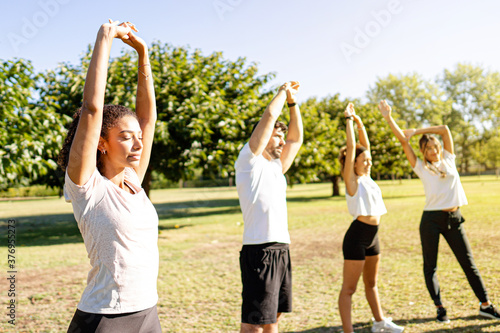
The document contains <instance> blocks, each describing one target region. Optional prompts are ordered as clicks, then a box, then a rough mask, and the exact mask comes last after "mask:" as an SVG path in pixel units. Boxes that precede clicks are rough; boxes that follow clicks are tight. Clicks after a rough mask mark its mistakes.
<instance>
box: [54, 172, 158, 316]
mask: <svg viewBox="0 0 500 333" xmlns="http://www.w3.org/2000/svg"><path fill="white" fill-rule="evenodd" d="M125 183H127V184H128V185H129V186H130V187H131V188H132V189H133V190H134V192H135V194H131V193H129V192H127V191H125V190H123V189H121V188H119V187H118V186H116V185H115V184H114V183H112V182H111V181H110V180H109V179H107V178H106V177H104V176H102V175H101V174H100V173H99V171H98V170H97V169H96V170H95V172H94V173H93V174H92V176H91V177H90V179H89V180H88V181H87V183H86V184H85V185H83V186H79V185H76V184H75V183H73V181H72V180H71V179H70V178H69V176H68V174H67V173H66V179H65V184H64V197H65V199H66V201H67V202H71V203H72V205H73V212H74V215H75V219H76V221H77V222H78V228H79V229H80V232H81V234H82V236H83V240H84V242H85V247H86V249H87V253H88V256H89V259H90V265H91V266H92V268H91V269H90V271H89V274H88V277H87V287H86V288H85V290H84V292H83V295H82V298H81V299H80V302H79V303H78V309H80V310H81V311H84V312H90V313H105V314H116V313H127V312H135V311H141V310H144V309H147V308H150V307H152V306H154V305H155V304H156V303H157V302H158V293H157V291H156V280H157V278H158V265H159V255H158V215H157V213H156V210H155V208H154V206H153V204H152V203H151V201H150V200H149V199H148V197H147V196H146V194H145V193H144V190H143V189H142V188H141V185H140V181H139V178H138V177H137V174H136V172H135V170H134V169H131V168H125Z"/></svg>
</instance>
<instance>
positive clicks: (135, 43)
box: [122, 22, 157, 182]
mask: <svg viewBox="0 0 500 333" xmlns="http://www.w3.org/2000/svg"><path fill="white" fill-rule="evenodd" d="M126 24H130V23H128V22H127V23H126ZM132 27H133V25H132ZM136 31H137V30H136ZM128 36H129V38H128V39H122V40H123V42H124V43H125V44H127V45H130V46H131V47H132V48H133V49H134V50H136V51H137V56H138V58H139V62H138V68H137V70H138V79H137V93H136V102H135V104H136V107H135V112H136V114H137V118H138V119H139V125H140V126H141V130H142V145H143V148H142V154H141V161H140V163H139V167H137V168H135V171H136V172H137V175H138V176H139V179H140V181H141V182H142V180H143V178H144V175H145V174H146V170H147V169H148V165H149V159H150V157H151V148H152V147H153V140H154V134H155V133H154V132H155V124H156V117H157V116H156V98H155V88H154V81H153V74H152V70H151V65H150V61H149V54H148V46H147V45H146V43H145V42H144V40H143V39H142V38H140V37H138V36H136V35H135V34H134V33H133V32H130V33H129V34H128Z"/></svg>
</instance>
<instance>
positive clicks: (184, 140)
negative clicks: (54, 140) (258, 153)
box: [41, 42, 273, 193]
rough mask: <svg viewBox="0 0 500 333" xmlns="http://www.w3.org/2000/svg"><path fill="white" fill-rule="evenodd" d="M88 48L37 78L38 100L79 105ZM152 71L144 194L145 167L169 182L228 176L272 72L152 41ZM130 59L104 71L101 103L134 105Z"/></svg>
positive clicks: (69, 107)
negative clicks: (152, 117)
mask: <svg viewBox="0 0 500 333" xmlns="http://www.w3.org/2000/svg"><path fill="white" fill-rule="evenodd" d="M90 56H91V49H90V48H89V49H88V51H87V53H86V54H84V56H83V57H82V60H81V65H79V66H71V65H69V64H62V65H61V66H59V67H58V68H57V69H56V70H54V71H48V72H46V73H45V74H44V75H43V79H44V83H45V87H42V88H41V91H42V93H41V97H42V100H43V103H45V104H46V105H49V106H51V107H53V108H54V109H56V110H57V112H59V113H61V114H65V115H70V114H73V113H74V112H75V111H76V109H77V108H78V107H80V104H81V98H82V93H83V85H84V80H85V73H86V68H87V67H88V63H89V59H90ZM150 60H151V70H152V72H153V79H154V80H155V90H156V105H157V111H158V121H157V127H156V133H155V142H154V144H153V151H152V156H151V162H150V167H149V170H148V173H147V174H146V177H145V180H144V183H143V186H144V188H145V190H146V192H147V193H148V192H149V186H150V183H149V182H150V180H151V172H152V170H155V171H156V172H158V173H160V174H163V175H164V176H165V177H166V178H167V179H169V180H171V181H179V180H189V179H192V178H193V177H194V175H195V171H196V170H201V173H202V175H203V177H205V178H210V179H213V178H220V177H222V178H227V177H231V176H232V175H234V161H235V160H236V158H237V155H238V153H239V150H240V148H241V147H242V146H243V143H244V142H245V141H246V140H248V138H249V137H250V133H249V131H250V130H251V129H252V127H253V124H254V123H255V122H256V121H257V120H258V118H259V117H260V115H261V114H262V112H263V110H264V108H265V107H266V105H267V104H268V103H269V101H270V99H271V98H272V93H271V92H270V91H264V86H265V85H266V84H267V83H268V82H269V81H270V79H271V78H272V77H273V75H272V74H266V75H257V72H258V69H257V66H256V65H255V64H253V63H250V64H249V63H247V61H246V60H245V58H238V59H237V60H236V61H230V60H227V59H224V58H223V55H222V53H220V52H215V53H213V54H211V55H208V56H204V55H203V54H202V53H201V51H200V50H194V51H193V52H191V51H190V50H189V49H187V48H184V47H172V46H170V45H168V44H161V43H159V42H158V43H153V45H152V46H151V47H150ZM137 75H140V74H139V71H138V68H137V60H136V56H135V54H134V52H132V51H124V52H122V54H121V55H120V56H119V57H116V58H113V59H112V60H111V62H110V66H109V69H108V85H107V88H106V96H105V103H106V104H120V105H124V106H127V107H129V108H131V109H134V108H135V96H136V84H137Z"/></svg>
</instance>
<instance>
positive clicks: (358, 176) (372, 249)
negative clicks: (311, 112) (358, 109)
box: [339, 103, 404, 333]
mask: <svg viewBox="0 0 500 333" xmlns="http://www.w3.org/2000/svg"><path fill="white" fill-rule="evenodd" d="M344 114H345V119H346V137H347V145H346V147H344V148H342V149H341V151H340V163H341V165H342V176H343V177H344V182H345V187H346V199H347V205H348V208H349V213H351V215H353V218H354V221H353V222H352V223H351V225H350V227H349V229H348V230H347V232H346V234H345V237H344V242H343V245H342V249H343V253H344V270H343V282H342V290H341V291H340V295H339V312H340V317H341V319H342V327H343V329H344V332H346V333H351V332H353V326H352V318H351V304H352V295H353V294H354V292H355V291H356V286H357V284H358V281H359V278H360V276H361V274H363V282H364V284H365V294H366V299H367V301H368V303H369V304H370V308H371V310H372V313H373V317H374V319H375V321H374V323H373V328H372V332H403V330H404V328H403V327H401V326H398V325H396V324H394V323H393V322H392V319H391V318H385V317H384V316H383V312H382V307H381V305H380V300H379V295H378V289H377V274H378V266H379V262H380V246H379V241H378V224H379V222H380V216H381V215H383V214H385V213H386V212H387V210H386V208H385V205H384V201H383V199H382V193H381V192H380V188H379V187H378V186H377V184H376V183H375V182H374V181H373V180H372V179H371V177H370V169H371V166H372V158H371V155H370V142H369V140H368V135H367V133H366V130H365V127H364V126H363V123H362V121H361V118H360V117H359V116H357V115H356V113H355V111H354V106H353V105H352V103H349V105H348V106H347V108H346V110H345V112H344ZM353 121H355V122H356V124H357V127H358V132H359V142H360V144H356V140H355V136H354V127H353Z"/></svg>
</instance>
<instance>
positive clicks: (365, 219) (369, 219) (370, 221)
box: [356, 215, 380, 225]
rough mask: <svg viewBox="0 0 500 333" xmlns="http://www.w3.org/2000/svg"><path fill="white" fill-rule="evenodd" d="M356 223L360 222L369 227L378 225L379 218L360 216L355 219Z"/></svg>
mask: <svg viewBox="0 0 500 333" xmlns="http://www.w3.org/2000/svg"><path fill="white" fill-rule="evenodd" d="M356 219H357V220H358V221H361V222H363V223H366V224H370V225H378V224H379V223H380V216H363V215H360V216H358V217H357V218H356Z"/></svg>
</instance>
